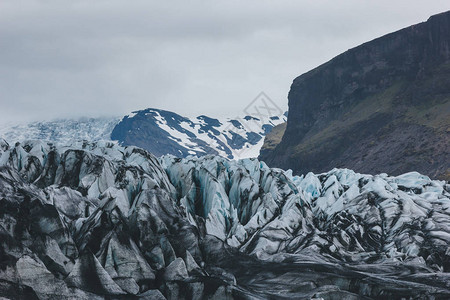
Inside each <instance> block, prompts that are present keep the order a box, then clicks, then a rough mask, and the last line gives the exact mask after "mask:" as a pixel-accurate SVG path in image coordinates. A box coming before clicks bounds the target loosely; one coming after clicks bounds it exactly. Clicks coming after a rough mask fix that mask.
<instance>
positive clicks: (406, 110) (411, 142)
mask: <svg viewBox="0 0 450 300" xmlns="http://www.w3.org/2000/svg"><path fill="white" fill-rule="evenodd" d="M449 126H450V12H446V13H443V14H439V15H435V16H432V17H431V18H430V19H429V20H428V21H427V22H425V23H421V24H417V25H414V26H411V27H408V28H405V29H403V30H400V31H397V32H394V33H391V34H388V35H386V36H383V37H381V38H378V39H376V40H373V41H371V42H368V43H365V44H363V45H361V46H359V47H356V48H353V49H351V50H348V51H347V52H345V53H343V54H341V55H339V56H337V57H335V58H334V59H332V60H331V61H329V62H327V63H325V64H323V65H321V66H319V67H318V68H316V69H314V70H312V71H310V72H308V73H306V74H303V75H301V76H299V77H298V78H296V79H295V80H294V82H293V84H292V86H291V90H290V92H289V118H288V123H287V128H286V132H285V134H284V136H283V138H282V141H281V143H280V144H279V145H278V146H277V147H276V148H275V150H273V151H262V152H261V156H260V159H262V160H264V161H265V162H267V163H268V164H269V165H271V166H277V167H281V168H284V169H288V168H290V169H292V170H293V171H294V172H295V173H306V172H308V171H313V172H323V171H326V170H329V169H331V168H333V167H347V168H351V169H354V170H355V171H358V172H365V173H372V174H373V173H380V172H387V173H389V174H400V173H404V172H409V171H419V172H421V173H424V174H427V175H430V176H432V177H438V178H447V179H448V178H449V176H450V169H449V168H450V166H449V161H450V134H449V131H448V130H449V129H448V128H449Z"/></svg>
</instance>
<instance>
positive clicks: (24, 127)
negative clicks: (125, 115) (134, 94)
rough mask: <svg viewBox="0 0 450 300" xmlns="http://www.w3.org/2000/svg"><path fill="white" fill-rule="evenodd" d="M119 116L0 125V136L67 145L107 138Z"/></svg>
mask: <svg viewBox="0 0 450 300" xmlns="http://www.w3.org/2000/svg"><path fill="white" fill-rule="evenodd" d="M119 121H120V118H119V117H103V118H80V119H60V120H54V121H41V122H31V123H22V124H9V125H3V126H0V137H1V138H3V139H5V140H6V141H8V142H10V143H14V142H18V141H25V140H32V139H40V140H46V141H51V142H53V143H55V144H60V145H69V144H71V143H73V142H75V141H78V140H87V141H98V140H109V139H110V138H111V132H112V130H113V128H114V126H116V125H117V123H118V122H119Z"/></svg>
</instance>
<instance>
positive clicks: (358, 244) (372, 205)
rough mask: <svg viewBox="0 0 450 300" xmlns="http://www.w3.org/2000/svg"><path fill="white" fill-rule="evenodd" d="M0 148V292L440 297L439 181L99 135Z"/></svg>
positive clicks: (446, 230)
mask: <svg viewBox="0 0 450 300" xmlns="http://www.w3.org/2000/svg"><path fill="white" fill-rule="evenodd" d="M0 149H1V152H0V208H1V211H0V237H1V239H0V257H1V261H0V283H1V284H0V297H9V298H17V297H25V295H26V296H27V299H33V297H39V298H41V299H51V298H52V297H55V295H57V297H66V298H67V297H73V298H80V299H90V298H94V297H103V296H99V295H109V296H108V297H116V298H117V297H119V298H120V297H122V295H127V296H129V295H140V296H142V297H145V296H144V295H150V294H151V295H157V296H158V297H160V298H161V297H162V295H163V296H164V297H167V298H169V299H177V298H180V297H182V296H184V297H186V298H208V297H216V298H217V297H218V298H224V297H234V298H237V299H241V298H242V297H244V298H245V297H256V298H257V299H258V298H261V299H264V298H276V297H281V296H283V297H294V298H312V297H322V298H326V297H330V295H332V294H335V295H340V296H339V297H350V298H351V297H356V295H357V294H359V295H362V296H366V297H368V298H380V297H388V298H395V297H400V296H404V297H413V298H414V297H416V298H419V299H420V298H426V297H431V298H432V297H437V298H439V297H441V298H446V297H448V296H449V295H450V291H449V286H448V282H449V275H448V274H449V273H448V272H449V271H450V261H449V258H450V248H449V244H450V225H449V224H450V193H449V185H448V184H447V183H446V182H443V181H436V180H430V179H429V178H428V177H426V176H423V175H421V174H418V173H415V172H412V173H408V174H403V175H400V176H396V177H392V176H388V175H386V174H379V175H364V174H358V173H355V172H353V171H351V170H347V169H333V170H331V171H330V172H327V173H323V174H313V173H308V174H306V175H305V176H292V172H290V171H283V170H280V169H273V168H269V167H267V165H266V164H265V163H263V162H260V161H258V160H256V159H243V160H237V161H231V160H228V159H225V158H221V157H218V156H203V157H200V158H197V157H193V156H191V157H187V158H183V159H181V158H176V157H173V156H163V157H161V158H159V159H158V158H155V157H154V156H153V155H151V154H149V153H148V152H146V151H144V150H142V149H140V148H136V147H122V146H119V145H118V144H116V143H113V142H105V141H99V142H95V143H87V142H77V143H75V144H73V145H70V146H55V145H53V144H47V143H46V142H43V141H40V140H28V141H24V142H22V143H17V144H12V145H9V144H8V143H6V142H4V141H2V140H0ZM33 274H36V276H39V278H40V280H37V279H36V278H37V277H33ZM336 293H337V294H336ZM181 295H182V296H181Z"/></svg>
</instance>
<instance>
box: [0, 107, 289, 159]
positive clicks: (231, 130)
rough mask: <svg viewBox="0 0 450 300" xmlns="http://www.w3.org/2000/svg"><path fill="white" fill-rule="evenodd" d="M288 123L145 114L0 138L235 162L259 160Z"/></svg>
mask: <svg viewBox="0 0 450 300" xmlns="http://www.w3.org/2000/svg"><path fill="white" fill-rule="evenodd" d="M286 119H287V117H286V114H284V115H279V116H271V117H267V116H244V117H242V118H240V117H237V118H234V119H231V118H224V119H221V120H219V119H214V118H210V117H207V116H199V117H196V118H187V117H182V116H180V115H178V114H176V113H173V112H170V111H165V110H159V109H150V108H149V109H146V110H141V111H136V112H133V113H132V114H130V115H127V116H125V117H123V118H118V117H110V118H106V117H105V118H82V119H61V120H55V121H43V122H32V123H28V124H13V125H4V126H2V127H0V137H1V138H3V139H5V140H6V141H8V142H9V143H14V142H17V141H25V140H33V139H40V140H46V141H50V142H53V143H54V144H56V145H70V144H72V143H74V142H77V141H81V140H86V141H91V142H92V141H99V140H111V139H112V140H117V141H119V143H121V144H122V145H125V146H130V145H131V146H138V147H141V148H144V149H146V150H148V151H150V152H151V153H152V154H154V155H156V156H161V155H165V154H172V155H176V156H179V157H186V156H188V155H197V156H202V155H205V154H215V155H221V156H223V157H228V158H230V159H238V158H247V157H257V156H258V155H259V151H260V150H261V147H262V145H263V143H264V136H265V135H266V134H267V133H269V132H270V131H271V130H272V128H273V127H274V126H276V125H278V124H281V123H284V122H286Z"/></svg>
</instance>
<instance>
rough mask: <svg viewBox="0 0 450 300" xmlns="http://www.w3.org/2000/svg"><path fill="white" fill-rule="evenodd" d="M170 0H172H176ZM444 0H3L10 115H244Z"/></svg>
mask: <svg viewBox="0 0 450 300" xmlns="http://www.w3.org/2000/svg"><path fill="white" fill-rule="evenodd" d="M169 3H170V4H169ZM446 10H450V2H449V1H448V0H444V1H433V0H428V1H416V0H409V1H392V0H390V1H385V0H382V1H380V0H378V1H369V0H348V1H346V0H343V1H336V0H329V1H321V0H314V1H313V0H311V1H299V0H297V1H280V0H277V1H261V0H255V1H229V0H227V1H148V0H146V1H139V0H134V1H130V0H123V1H122V0H120V1H119V0H107V1H99V0H96V1H91V0H88V1H80V0H77V1H72V0H70V1H63V0H55V1H52V0H47V1H20V0H1V1H0V104H1V105H0V124H1V123H5V122H11V121H29V120H46V119H47V120H48V119H52V118H64V117H79V116H108V115H115V116H122V115H124V114H128V113H129V112H131V111H133V110H138V109H143V108H147V107H154V108H162V109H167V110H172V111H175V112H177V113H180V114H182V115H186V116H196V115H200V114H206V115H210V116H216V117H219V116H222V117H223V116H229V117H233V116H235V115H238V114H240V113H241V111H242V110H243V109H244V108H245V106H246V105H247V104H248V103H250V102H251V101H252V100H253V98H254V97H255V96H257V95H258V94H259V93H260V92H261V91H264V92H265V93H266V94H267V95H268V96H269V97H271V98H272V99H273V100H274V101H275V102H276V103H277V104H278V105H279V106H280V107H282V108H283V109H287V94H288V91H289V88H290V85H291V83H292V80H293V79H294V78H295V77H296V76H298V75H301V74H302V73H304V72H306V71H308V70H310V69H312V68H314V67H316V66H318V65H320V64H322V63H324V62H326V61H328V60H329V59H331V58H333V57H334V56H336V55H338V54H340V53H341V52H343V51H345V50H347V49H349V48H352V47H355V46H357V45H359V44H361V43H363V42H366V41H369V40H371V39H374V38H377V37H379V36H382V35H384V34H387V33H389V32H392V31H395V30H398V29H401V28H403V27H406V26H409V25H412V24H415V23H419V22H423V21H426V20H427V19H428V17H429V16H430V15H432V14H436V13H439V12H443V11H446Z"/></svg>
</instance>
